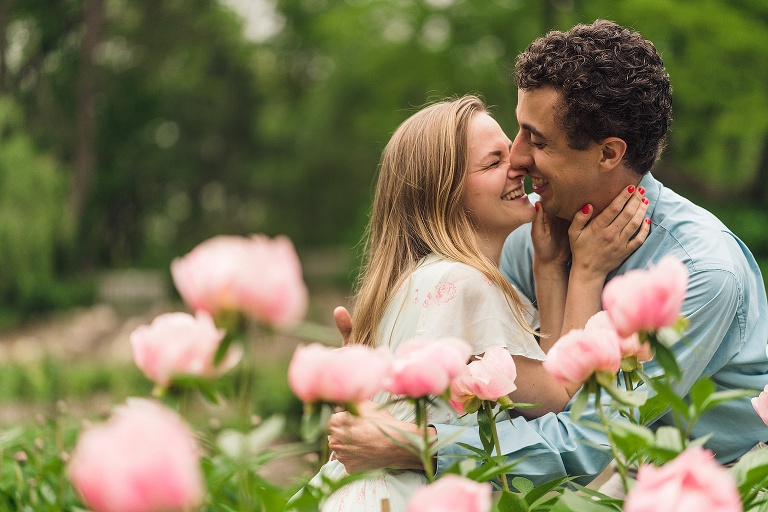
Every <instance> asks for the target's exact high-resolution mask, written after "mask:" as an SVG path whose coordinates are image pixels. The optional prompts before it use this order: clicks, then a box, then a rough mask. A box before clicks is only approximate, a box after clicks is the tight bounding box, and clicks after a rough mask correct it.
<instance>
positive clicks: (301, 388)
mask: <svg viewBox="0 0 768 512" xmlns="http://www.w3.org/2000/svg"><path fill="white" fill-rule="evenodd" d="M390 363H391V355H390V354H389V352H388V351H387V350H386V349H383V348H381V349H373V348H370V347H368V346H365V345H349V346H346V347H342V348H331V347H327V346H325V345H321V344H319V343H313V344H311V345H308V346H299V347H297V348H296V351H295V352H294V353H293V357H292V358H291V362H290V364H289V365H288V384H289V385H290V387H291V389H292V390H293V392H294V393H295V394H296V396H298V397H299V398H300V399H301V400H302V401H303V402H305V403H313V402H329V403H335V404H345V403H350V402H352V403H355V402H359V401H361V400H367V399H369V398H371V397H372V396H373V395H374V394H375V393H376V392H378V391H380V390H381V388H382V383H383V381H384V378H385V377H386V375H387V373H388V372H389V366H390Z"/></svg>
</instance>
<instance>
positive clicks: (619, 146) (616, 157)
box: [600, 137, 627, 170]
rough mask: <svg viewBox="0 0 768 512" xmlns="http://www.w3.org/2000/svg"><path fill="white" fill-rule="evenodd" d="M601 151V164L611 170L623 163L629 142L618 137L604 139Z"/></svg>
mask: <svg viewBox="0 0 768 512" xmlns="http://www.w3.org/2000/svg"><path fill="white" fill-rule="evenodd" d="M600 149H601V151H600V166H601V167H603V168H604V169H605V170H611V169H613V168H615V167H616V166H618V165H619V164H620V163H621V159H622V158H624V153H626V152H627V143H626V142H624V140H623V139H620V138H618V137H608V138H607V139H603V141H602V143H601V148H600Z"/></svg>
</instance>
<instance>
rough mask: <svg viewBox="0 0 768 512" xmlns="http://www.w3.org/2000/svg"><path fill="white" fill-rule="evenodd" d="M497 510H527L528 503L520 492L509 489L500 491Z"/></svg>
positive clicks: (507, 511)
mask: <svg viewBox="0 0 768 512" xmlns="http://www.w3.org/2000/svg"><path fill="white" fill-rule="evenodd" d="M498 509H499V512H528V511H529V510H530V508H529V507H528V503H526V502H525V500H524V499H523V498H522V496H520V494H518V493H516V492H511V491H501V498H499V503H498Z"/></svg>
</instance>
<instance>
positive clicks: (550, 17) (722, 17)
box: [0, 0, 768, 423]
mask: <svg viewBox="0 0 768 512" xmlns="http://www.w3.org/2000/svg"><path fill="white" fill-rule="evenodd" d="M596 18H606V19H610V20H613V21H616V22H618V23H620V24H622V25H625V26H628V27H632V28H634V29H636V30H639V31H640V32H641V33H642V34H643V35H645V36H646V38H648V39H650V40H652V41H653V42H654V43H655V44H656V46H657V48H658V50H659V51H660V52H661V54H662V56H663V58H664V61H665V64H666V65H667V68H668V70H669V73H670V75H671V80H672V84H673V87H674V117H675V120H674V124H673V127H672V130H671V132H670V137H669V146H668V149H667V151H666V152H665V154H664V156H663V159H662V161H660V162H659V163H658V164H657V166H656V168H655V170H654V174H655V175H656V176H657V177H660V178H661V179H662V180H663V181H664V182H665V183H666V184H667V185H668V186H671V187H672V188H674V189H676V190H677V191H678V192H681V193H682V194H684V195H686V196H688V197H690V198H692V199H693V200H694V201H695V202H698V203H699V204H702V205H703V206H705V207H707V208H709V209H711V210H712V211H713V212H715V213H716V214H717V215H718V216H720V217H721V218H722V219H723V220H724V221H725V223H726V224H727V225H728V226H730V227H731V228H732V229H733V230H734V231H735V232H736V233H737V234H738V235H739V236H741V237H742V238H743V239H744V241H745V242H746V243H747V245H748V246H749V247H750V248H751V249H752V250H753V252H754V253H755V255H756V256H757V258H758V260H759V261H760V263H761V267H762V268H763V271H764V274H766V271H768V229H766V226H768V207H766V203H767V202H768V2H766V0H346V1H343V0H220V1H219V0H162V1H158V0H2V1H0V400H1V401H2V407H0V412H2V414H0V423H8V422H14V421H19V418H22V419H23V418H26V417H28V416H29V414H28V413H29V412H30V411H29V410H28V409H26V408H25V407H26V405H28V404H30V403H37V402H39V403H42V404H44V406H45V407H48V408H49V409H50V408H51V407H52V405H51V404H55V403H57V402H58V401H60V400H61V399H62V397H73V396H75V397H76V396H92V395H93V394H94V393H99V392H103V393H107V398H106V399H104V400H103V402H104V403H105V404H110V403H114V402H115V401H116V400H118V399H119V397H120V396H121V395H128V394H135V393H137V391H136V390H137V389H138V390H139V391H140V392H147V391H148V390H149V388H150V386H149V384H148V383H147V382H146V380H145V379H143V377H142V376H141V375H138V373H137V372H136V370H135V369H133V368H132V367H131V365H130V354H129V349H128V348H127V347H128V345H127V341H126V339H127V334H128V333H129V332H130V331H131V329H132V328H134V327H135V326H136V325H138V324H139V323H142V322H148V321H149V320H150V319H151V317H152V315H153V314H154V313H156V312H158V311H163V310H172V309H174V308H178V307H179V306H178V304H179V303H178V297H177V296H176V295H175V292H174V290H173V286H172V284H171V281H170V274H169V271H168V268H169V264H170V262H171V260H172V259H173V258H174V257H175V256H178V255H180V254H183V253H186V252H187V251H189V250H190V249H191V248H192V247H194V246H195V245H196V244H198V243H200V242H201V241H203V240H205V239H207V238H209V237H211V236H214V235H217V234H243V235H245V234H248V233H255V232H260V233H266V234H268V235H270V236H274V235H277V234H284V235H287V236H289V237H290V238H291V240H293V242H294V244H295V246H296V248H297V250H298V252H299V255H300V258H301V260H302V264H303V267H304V272H305V277H306V280H307V283H308V285H309V287H310V292H311V296H312V301H313V302H312V307H311V309H310V312H309V316H308V319H309V320H310V322H314V324H315V327H314V330H312V328H307V329H309V330H306V329H305V331H304V334H303V335H305V336H306V337H308V338H313V337H314V338H317V337H318V334H317V333H318V332H321V336H319V337H323V336H325V337H326V338H327V339H331V340H332V339H333V337H332V336H331V335H330V334H329V332H331V331H332V329H331V327H330V325H331V323H330V313H331V308H332V307H333V306H334V305H337V304H346V301H347V298H348V295H349V292H350V289H351V285H352V282H353V280H354V277H355V273H356V267H357V263H358V261H359V260H358V258H359V249H360V245H359V240H360V237H361V234H362V232H363V228H364V225H365V223H366V220H367V215H368V210H369V207H370V201H371V197H372V190H373V181H374V177H375V173H376V167H377V162H378V157H379V154H380V151H381V150H382V148H383V147H384V144H385V143H386V141H387V140H388V138H389V135H390V134H391V133H392V131H393V130H394V129H395V128H396V126H397V125H398V124H399V123H400V122H401V121H402V120H403V119H405V118H406V117H407V116H408V115H409V114H411V113H412V112H414V111H415V110H416V109H417V108H419V107H420V106H422V105H424V104H425V103H426V102H428V101H429V100H432V99H435V98H440V97H443V96H447V95H454V94H463V93H477V94H480V95H482V96H483V97H484V98H485V100H486V101H487V103H489V104H491V105H493V106H494V107H493V111H494V113H495V116H496V118H497V119H498V120H499V122H500V124H501V125H502V127H503V128H504V129H505V130H507V131H508V133H509V134H514V132H515V131H516V129H517V127H516V125H515V117H514V108H515V100H516V92H515V87H514V81H513V79H512V73H511V70H512V68H513V63H514V59H515V56H516V54H517V53H518V52H520V51H521V50H523V49H524V48H525V47H526V46H527V44H528V43H529V42H530V41H532V40H533V39H534V38H536V37H537V36H540V35H542V34H544V33H545V32H546V31H548V30H549V29H553V28H558V29H567V28H569V27H570V26H572V25H573V24H575V23H577V22H590V21H593V20H594V19H596ZM310 325H311V324H310ZM323 328H326V330H325V331H323ZM310 331H311V332H310ZM307 333H309V334H307ZM297 336H298V338H296V337H294V338H291V340H292V341H286V339H285V338H273V339H272V340H271V341H270V342H269V343H268V344H266V345H265V344H262V345H259V348H258V350H257V351H256V352H255V353H256V354H257V356H258V357H257V359H258V362H261V363H262V364H261V366H259V370H258V371H260V372H261V373H262V374H263V375H262V376H263V378H261V380H260V381H259V382H261V384H260V385H261V391H260V392H258V393H256V394H255V395H254V396H255V397H256V398H254V401H255V402H256V403H255V405H254V411H255V412H258V413H259V414H262V413H264V414H267V413H270V412H272V411H274V410H280V409H281V408H282V409H285V408H291V407H292V408H293V410H294V412H297V411H300V404H298V403H297V402H296V401H295V400H293V401H291V399H290V393H288V392H287V390H286V386H285V384H284V381H285V376H284V373H285V365H286V360H287V359H286V358H287V357H288V356H290V353H291V351H292V348H293V346H295V343H296V339H300V338H301V336H302V334H301V333H299V334H298V335H297ZM329 336H331V337H329ZM292 343H293V344H292ZM115 354H117V355H118V356H119V357H117V358H116V360H117V361H118V363H119V364H123V366H124V367H125V368H126V369H124V370H123V371H119V370H117V369H116V367H117V366H118V363H115V364H109V365H108V364H106V363H105V361H113V359H109V357H110V356H112V355H115ZM127 368H131V369H127ZM20 404H21V405H20ZM25 404H26V405H25ZM14 407H16V408H14ZM60 408H61V403H59V409H60ZM25 415H26V416H25Z"/></svg>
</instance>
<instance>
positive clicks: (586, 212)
mask: <svg viewBox="0 0 768 512" xmlns="http://www.w3.org/2000/svg"><path fill="white" fill-rule="evenodd" d="M581 213H583V214H584V215H586V214H588V213H589V205H588V204H585V205H584V208H582V209H581Z"/></svg>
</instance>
